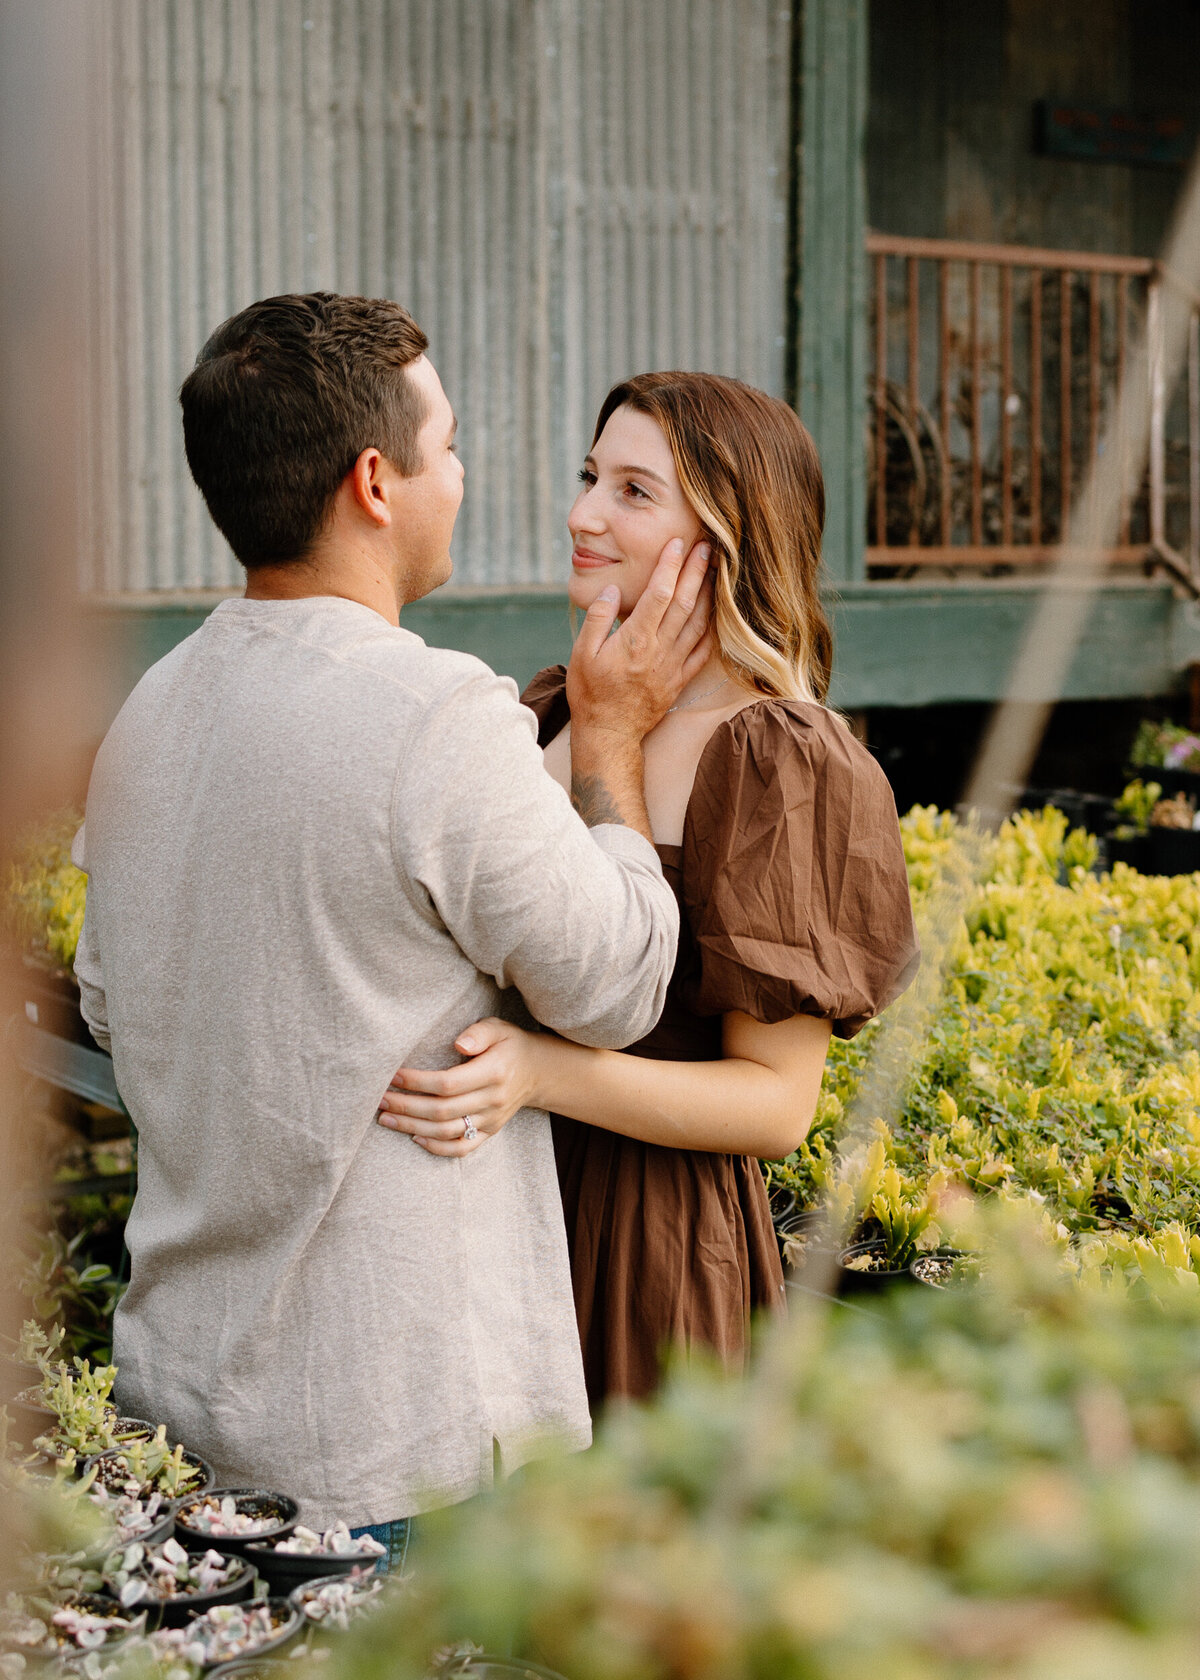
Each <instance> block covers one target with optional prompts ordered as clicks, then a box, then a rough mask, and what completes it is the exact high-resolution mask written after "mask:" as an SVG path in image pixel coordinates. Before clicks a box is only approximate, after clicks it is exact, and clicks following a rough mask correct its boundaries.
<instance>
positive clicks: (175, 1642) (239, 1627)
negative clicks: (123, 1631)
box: [150, 1598, 302, 1669]
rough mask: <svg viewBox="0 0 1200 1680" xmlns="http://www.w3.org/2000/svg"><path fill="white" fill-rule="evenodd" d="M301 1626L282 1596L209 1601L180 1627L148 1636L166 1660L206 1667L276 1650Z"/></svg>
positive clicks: (158, 1652)
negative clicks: (249, 1601)
mask: <svg viewBox="0 0 1200 1680" xmlns="http://www.w3.org/2000/svg"><path fill="white" fill-rule="evenodd" d="M301 1625H302V1624H301V1617H300V1612H299V1611H298V1610H297V1609H296V1607H295V1605H294V1604H291V1603H289V1601H288V1600H287V1599H286V1598H266V1599H262V1600H260V1601H259V1602H257V1603H254V1604H214V1605H213V1607H212V1609H211V1610H206V1611H205V1612H204V1613H203V1615H200V1616H196V1617H195V1618H194V1619H193V1620H192V1621H190V1622H188V1623H187V1624H186V1625H185V1626H183V1627H170V1628H160V1629H159V1631H158V1632H157V1633H152V1634H151V1635H150V1644H151V1646H152V1647H153V1648H154V1650H155V1652H156V1654H157V1655H159V1656H160V1657H163V1658H165V1659H166V1660H167V1661H182V1662H185V1663H192V1664H194V1665H195V1667H197V1668H205V1669H209V1668H216V1667H218V1666H219V1665H223V1664H225V1663H231V1662H236V1661H239V1660H241V1659H243V1658H245V1657H261V1656H265V1654H266V1653H267V1652H268V1651H278V1650H280V1649H281V1648H282V1647H283V1646H284V1645H286V1644H287V1643H288V1642H289V1641H290V1640H292V1639H294V1638H295V1637H296V1635H297V1634H298V1633H299V1632H300V1628H301Z"/></svg>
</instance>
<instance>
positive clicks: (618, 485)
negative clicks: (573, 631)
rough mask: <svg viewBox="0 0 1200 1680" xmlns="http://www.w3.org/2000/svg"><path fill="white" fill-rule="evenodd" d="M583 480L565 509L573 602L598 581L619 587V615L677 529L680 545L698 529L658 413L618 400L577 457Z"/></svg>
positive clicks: (583, 600) (587, 600)
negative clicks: (581, 459) (581, 460)
mask: <svg viewBox="0 0 1200 1680" xmlns="http://www.w3.org/2000/svg"><path fill="white" fill-rule="evenodd" d="M579 476H580V478H581V480H582V485H581V487H580V491H579V494H578V496H576V498H575V505H574V507H572V509H571V511H570V513H569V514H568V515H567V529H568V530H569V531H570V533H571V537H572V539H573V541H574V549H573V552H572V554H571V583H570V587H569V588H568V590H567V594H568V596H569V597H570V601H571V604H572V606H575V607H578V608H580V609H581V611H583V612H586V611H587V609H588V608H589V607H590V606H591V604H592V602H593V601H594V600H595V599H596V596H597V595H598V594H599V593H600V591H601V590H602V589H603V588H604V586H605V584H608V583H615V584H616V586H617V588H618V589H619V590H620V591H621V605H620V608H619V609H618V617H620V618H625V617H626V616H627V615H628V614H629V613H630V612H632V610H633V608H634V606H635V605H636V604H637V601H638V599H639V597H640V596H641V593H642V591H643V590H644V589H645V587H646V585H647V583H649V581H650V574H651V572H653V570H654V568H655V566H656V565H657V563H658V559H659V556H660V555H661V554H662V551H663V549H664V548H665V547H666V545H667V544H668V543H669V542H670V541H671V539H672V538H673V537H682V538H683V542H684V547H685V552H686V550H687V549H690V548H691V546H692V544H693V543H694V542H695V541H696V539H697V538H698V537H699V536H700V534H701V525H700V521H699V520H698V519H697V517H696V515H695V513H694V512H693V511H692V508H691V505H690V504H689V502H688V501H687V500H686V498H685V496H684V494H683V488H682V486H681V485H680V482H679V475H678V473H677V472H676V471H675V460H674V457H673V456H672V454H671V446H670V444H669V443H668V442H667V439H666V435H665V433H664V432H663V430H662V427H661V426H660V425H659V424H658V421H657V420H652V419H651V418H650V416H649V415H648V414H641V413H639V412H638V410H637V409H633V408H627V407H623V408H618V409H616V410H615V411H614V412H613V413H612V414H610V415H609V417H608V422H607V424H606V425H605V428H604V430H603V431H602V432H601V434H600V436H599V437H598V438H597V439H596V442H595V445H594V446H593V449H592V453H591V454H590V455H589V456H588V457H587V459H586V460H585V462H584V463H583V471H582V472H581V473H580V475H579Z"/></svg>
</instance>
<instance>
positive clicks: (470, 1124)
mask: <svg viewBox="0 0 1200 1680" xmlns="http://www.w3.org/2000/svg"><path fill="white" fill-rule="evenodd" d="M478 1136H479V1127H478V1126H477V1125H476V1124H475V1122H474V1120H472V1118H471V1116H470V1115H469V1114H464V1115H463V1142H464V1143H470V1141H471V1139H472V1138H477V1137H478Z"/></svg>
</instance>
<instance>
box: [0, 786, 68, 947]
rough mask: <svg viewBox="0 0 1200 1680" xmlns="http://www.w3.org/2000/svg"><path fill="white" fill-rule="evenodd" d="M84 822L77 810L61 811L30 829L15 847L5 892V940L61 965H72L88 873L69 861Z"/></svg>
mask: <svg viewBox="0 0 1200 1680" xmlns="http://www.w3.org/2000/svg"><path fill="white" fill-rule="evenodd" d="M82 821H83V818H82V815H81V813H80V812H78V811H74V810H69V811H60V812H58V813H57V814H56V815H55V816H53V817H51V818H49V819H48V820H47V821H46V822H44V823H43V824H41V825H39V827H38V828H36V829H34V830H31V831H30V832H29V833H28V834H27V835H26V836H25V837H24V839H23V841H22V842H21V843H20V844H19V845H18V847H17V849H16V855H15V857H14V860H13V862H12V863H11V865H10V866H9V875H8V884H7V890H6V892H5V894H4V920H5V924H6V931H7V933H8V936H9V938H11V939H13V940H14V941H15V942H16V943H17V944H18V945H19V946H20V948H21V949H22V950H24V951H26V952H28V953H29V954H30V955H31V956H35V957H38V958H41V959H42V960H43V961H48V962H50V963H53V964H54V965H55V966H56V967H59V968H70V967H71V965H72V964H73V963H74V961H75V950H76V947H77V946H78V944H79V934H80V931H81V929H82V927H83V910H84V899H85V897H86V893H87V876H86V875H85V874H84V873H83V871H82V870H81V869H76V867H75V865H74V864H73V863H72V862H71V841H72V839H73V838H74V836H75V833H76V830H77V829H78V828H79V825H80V823H81V822H82Z"/></svg>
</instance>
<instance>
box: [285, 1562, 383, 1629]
mask: <svg viewBox="0 0 1200 1680" xmlns="http://www.w3.org/2000/svg"><path fill="white" fill-rule="evenodd" d="M385 1580H386V1577H385V1576H383V1575H376V1574H375V1573H374V1570H372V1571H371V1573H370V1574H365V1573H363V1572H361V1571H359V1570H352V1571H351V1572H350V1574H349V1575H322V1576H318V1578H317V1579H316V1580H315V1581H305V1582H304V1583H303V1584H302V1585H301V1586H298V1587H296V1588H295V1589H294V1590H293V1591H292V1592H291V1593H290V1595H289V1599H290V1602H291V1603H292V1604H293V1605H295V1607H296V1609H297V1611H298V1612H299V1614H300V1616H301V1618H302V1620H303V1623H304V1625H305V1626H306V1627H308V1628H319V1629H320V1630H321V1631H322V1632H326V1633H328V1632H332V1631H333V1630H334V1629H337V1630H339V1631H341V1632H344V1631H345V1630H346V1628H348V1627H349V1626H350V1623H351V1622H352V1621H355V1620H356V1619H357V1618H358V1617H359V1616H361V1615H362V1613H363V1612H364V1610H366V1609H368V1608H369V1607H371V1605H372V1603H373V1600H375V1599H376V1598H377V1597H378V1596H379V1594H380V1593H381V1592H382V1591H383V1588H384V1584H385Z"/></svg>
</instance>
